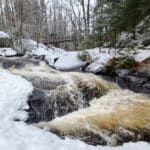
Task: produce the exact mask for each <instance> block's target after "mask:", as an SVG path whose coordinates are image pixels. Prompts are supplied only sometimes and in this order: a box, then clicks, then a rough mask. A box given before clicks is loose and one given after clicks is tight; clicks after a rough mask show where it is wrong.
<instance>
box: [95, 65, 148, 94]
mask: <svg viewBox="0 0 150 150" xmlns="http://www.w3.org/2000/svg"><path fill="white" fill-rule="evenodd" d="M97 74H98V75H103V76H104V77H105V78H107V79H109V80H111V81H115V82H116V83H117V84H119V85H120V86H121V87H122V88H124V89H130V90H132V91H134V92H138V93H145V94H150V87H149V83H150V75H149V74H147V73H145V72H136V71H133V70H129V69H110V68H108V69H105V70H103V71H101V72H99V73H97Z"/></svg>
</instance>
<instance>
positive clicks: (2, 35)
mask: <svg viewBox="0 0 150 150" xmlns="http://www.w3.org/2000/svg"><path fill="white" fill-rule="evenodd" d="M0 38H10V36H9V35H8V34H7V33H5V32H3V31H0Z"/></svg>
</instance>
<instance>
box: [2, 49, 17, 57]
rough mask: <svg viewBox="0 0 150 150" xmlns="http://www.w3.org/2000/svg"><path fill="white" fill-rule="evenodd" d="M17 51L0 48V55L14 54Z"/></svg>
mask: <svg viewBox="0 0 150 150" xmlns="http://www.w3.org/2000/svg"><path fill="white" fill-rule="evenodd" d="M16 54H17V53H16V51H15V50H14V49H12V48H0V55H1V56H15V55H16Z"/></svg>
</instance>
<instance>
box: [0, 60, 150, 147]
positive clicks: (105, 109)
mask: <svg viewBox="0 0 150 150" xmlns="http://www.w3.org/2000/svg"><path fill="white" fill-rule="evenodd" d="M0 66H1V67H0V69H8V70H10V71H11V72H12V73H15V74H18V75H21V76H23V77H24V78H26V79H27V80H29V81H31V82H32V84H33V86H34V92H33V94H32V95H31V97H30V98H29V104H30V109H29V110H28V112H29V114H30V115H29V120H28V123H37V124H34V125H36V126H37V127H40V128H46V129H47V130H50V131H52V132H55V133H57V134H58V135H60V136H69V137H71V138H80V139H81V140H83V141H85V142H87V143H89V144H103V145H118V144H122V143H124V142H128V141H139V140H145V141H149V139H150V97H149V96H147V95H142V94H137V93H134V92H131V91H129V90H122V89H121V88H119V87H118V86H117V85H116V84H115V83H113V82H108V81H106V80H104V79H103V78H101V77H98V76H95V75H92V74H85V73H77V72H67V73H65V72H59V71H56V70H53V69H50V68H49V67H48V66H47V65H46V64H45V63H44V62H40V61H38V60H27V59H25V58H20V59H12V58H10V59H2V60H1V61H0ZM42 121H43V122H42Z"/></svg>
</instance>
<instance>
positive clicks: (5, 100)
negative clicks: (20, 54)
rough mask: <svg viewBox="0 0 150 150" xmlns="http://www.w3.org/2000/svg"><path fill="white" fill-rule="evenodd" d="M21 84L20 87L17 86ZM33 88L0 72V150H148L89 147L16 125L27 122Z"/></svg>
mask: <svg viewBox="0 0 150 150" xmlns="http://www.w3.org/2000/svg"><path fill="white" fill-rule="evenodd" d="M18 83H19V84H18ZM32 91H33V86H32V84H31V83H30V82H28V81H26V80H25V79H23V78H22V77H19V76H16V75H13V74H11V73H9V72H8V71H0V95H1V96H0V149H2V150H10V149H11V150H20V149H21V150H49V149H51V150H143V149H144V150H148V149H150V145H149V143H146V142H138V143H127V144H124V145H123V146H119V147H109V146H106V147H103V146H97V147H96V146H90V145H87V144H85V143H83V142H81V141H79V140H71V139H68V138H66V139H65V140H63V139H60V138H59V137H57V136H56V135H54V134H52V133H50V132H47V131H44V130H41V129H38V128H36V127H33V126H31V125H27V124H25V123H24V122H22V121H20V122H15V121H13V120H14V119H20V120H25V119H26V117H27V114H26V113H25V112H24V111H23V110H24V109H27V108H28V105H27V99H28V96H29V95H30V94H31V93H32Z"/></svg>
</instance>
